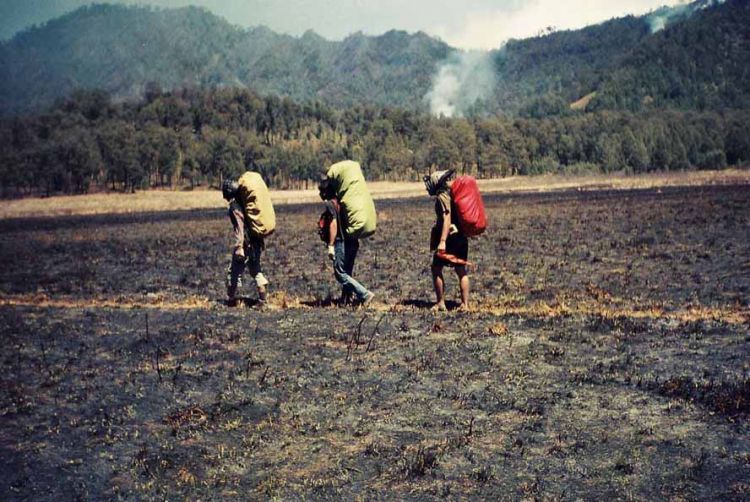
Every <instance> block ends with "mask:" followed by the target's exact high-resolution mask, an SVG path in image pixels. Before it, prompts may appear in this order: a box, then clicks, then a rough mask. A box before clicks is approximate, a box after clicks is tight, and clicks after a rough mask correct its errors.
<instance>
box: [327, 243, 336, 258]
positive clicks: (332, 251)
mask: <svg viewBox="0 0 750 502" xmlns="http://www.w3.org/2000/svg"><path fill="white" fill-rule="evenodd" d="M335 255H336V250H335V249H334V247H333V246H328V259H329V260H331V261H333V258H334V256H335Z"/></svg>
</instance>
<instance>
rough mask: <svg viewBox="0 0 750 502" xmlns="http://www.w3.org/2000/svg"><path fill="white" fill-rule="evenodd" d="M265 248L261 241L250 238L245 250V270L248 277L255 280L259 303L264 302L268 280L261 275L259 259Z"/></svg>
mask: <svg viewBox="0 0 750 502" xmlns="http://www.w3.org/2000/svg"><path fill="white" fill-rule="evenodd" d="M264 248H265V245H264V242H263V239H260V238H257V237H252V238H251V239H250V240H249V244H248V246H247V248H246V250H245V254H246V255H247V269H248V272H249V273H250V275H252V276H253V278H254V279H255V285H256V287H257V288H258V298H259V299H260V300H261V301H264V300H265V297H266V285H267V284H268V279H266V276H265V275H263V269H262V267H261V263H260V258H261V254H262V253H263V249H264Z"/></svg>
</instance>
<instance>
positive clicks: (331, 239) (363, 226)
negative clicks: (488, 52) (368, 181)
mask: <svg viewBox="0 0 750 502" xmlns="http://www.w3.org/2000/svg"><path fill="white" fill-rule="evenodd" d="M340 168H343V169H340ZM342 178H343V183H342ZM360 178H361V179H360ZM342 185H344V186H346V187H347V188H349V189H350V191H349V192H348V195H349V197H347V192H346V190H344V194H343V195H341V187H342ZM318 190H319V194H320V198H321V199H322V200H323V201H324V202H325V211H324V212H323V214H322V215H321V216H320V221H319V223H318V226H319V231H320V237H321V240H323V242H324V244H326V245H327V247H328V259H330V260H331V261H332V262H333V274H334V277H335V278H336V281H338V283H339V284H341V298H340V299H339V303H340V304H342V305H346V304H349V303H357V304H360V305H367V304H369V303H370V302H371V301H372V299H373V298H374V297H375V294H374V293H373V292H371V291H369V290H368V289H367V288H365V287H364V286H363V285H362V284H361V283H360V282H359V281H357V280H356V279H355V278H354V262H355V260H356V259H357V252H358V251H359V239H360V236H363V235H364V236H369V235H372V233H373V232H374V231H375V221H374V220H375V206H374V204H373V203H372V199H371V198H370V197H369V192H368V191H367V187H366V186H364V177H363V176H362V171H361V170H360V168H359V164H357V163H356V162H352V161H344V162H340V163H338V164H334V165H333V166H331V168H330V169H329V170H328V171H327V173H326V174H325V175H323V176H322V177H321V179H320V183H319V184H318ZM351 195H356V197H352V196H351ZM342 199H343V200H345V201H346V204H345V203H342ZM367 199H369V201H368V200H367ZM352 221H356V222H358V223H357V224H356V228H354V226H353V225H352V224H351V222H352Z"/></svg>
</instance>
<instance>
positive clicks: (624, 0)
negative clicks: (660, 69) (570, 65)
mask: <svg viewBox="0 0 750 502" xmlns="http://www.w3.org/2000/svg"><path fill="white" fill-rule="evenodd" d="M681 3H684V0H657V1H654V0H614V1H600V0H565V1H561V0H530V1H528V2H525V3H524V4H523V5H522V6H520V7H519V8H517V9H514V10H508V9H507V8H500V7H498V8H494V9H487V10H483V11H470V12H467V13H466V14H465V16H464V17H463V20H462V21H463V24H462V26H460V27H459V28H457V29H454V30H452V31H448V29H447V28H446V27H445V25H442V26H436V27H435V28H434V30H433V31H434V32H435V33H436V34H438V35H439V36H440V37H441V38H443V39H444V40H445V41H446V42H448V43H449V44H451V45H453V46H455V47H461V48H465V49H468V48H474V49H496V48H499V47H500V46H502V44H503V43H504V42H506V41H507V40H508V39H511V38H517V39H520V38H527V37H531V36H534V35H537V34H538V33H540V32H541V31H542V30H545V29H546V28H547V27H554V28H555V29H557V30H564V29H577V28H582V27H584V26H587V25H591V24H596V23H600V22H602V21H605V20H607V19H611V18H613V17H622V16H625V15H627V14H635V15H642V14H645V13H647V12H649V11H651V10H653V9H656V8H658V7H661V6H663V5H668V6H672V5H677V4H681Z"/></svg>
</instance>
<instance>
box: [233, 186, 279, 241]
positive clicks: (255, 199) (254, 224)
mask: <svg viewBox="0 0 750 502" xmlns="http://www.w3.org/2000/svg"><path fill="white" fill-rule="evenodd" d="M238 183H239V185H240V186H239V191H238V194H237V200H238V202H239V203H240V204H242V208H243V210H244V212H245V220H246V221H247V224H248V226H249V229H250V233H251V234H253V235H255V236H257V237H266V236H268V235H271V234H272V233H273V231H274V230H276V213H275V212H274V210H273V204H271V194H270V193H268V187H267V186H266V183H265V182H264V181H263V178H261V177H260V174H258V173H255V172H252V171H248V172H246V173H245V174H243V175H242V176H240V179H239V180H238Z"/></svg>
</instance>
